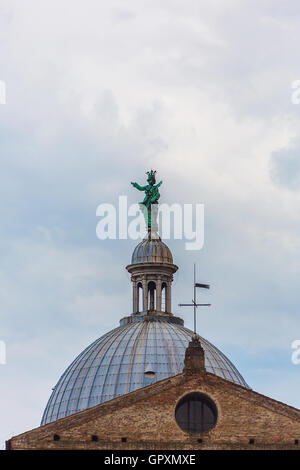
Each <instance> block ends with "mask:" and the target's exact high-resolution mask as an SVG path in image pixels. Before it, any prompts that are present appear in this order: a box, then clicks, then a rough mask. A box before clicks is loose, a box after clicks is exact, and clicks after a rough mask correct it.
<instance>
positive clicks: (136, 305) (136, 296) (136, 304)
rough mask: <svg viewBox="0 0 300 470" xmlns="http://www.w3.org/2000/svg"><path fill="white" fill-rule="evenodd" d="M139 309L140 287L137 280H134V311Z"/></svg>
mask: <svg viewBox="0 0 300 470" xmlns="http://www.w3.org/2000/svg"><path fill="white" fill-rule="evenodd" d="M138 311H139V287H138V283H137V282H136V281H133V313H137V312H138Z"/></svg>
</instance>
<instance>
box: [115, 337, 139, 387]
mask: <svg viewBox="0 0 300 470" xmlns="http://www.w3.org/2000/svg"><path fill="white" fill-rule="evenodd" d="M135 332H136V330H134V331H133V332H132V334H131V335H130V336H129V338H128V341H127V343H126V346H125V348H124V353H123V355H122V359H121V360H120V363H119V369H118V374H117V380H116V383H115V387H114V394H115V395H116V393H117V388H118V385H119V383H120V382H119V378H120V370H121V366H122V365H123V359H124V357H125V355H126V352H127V349H128V346H129V344H130V341H131V339H132V337H133V335H134V334H135Z"/></svg>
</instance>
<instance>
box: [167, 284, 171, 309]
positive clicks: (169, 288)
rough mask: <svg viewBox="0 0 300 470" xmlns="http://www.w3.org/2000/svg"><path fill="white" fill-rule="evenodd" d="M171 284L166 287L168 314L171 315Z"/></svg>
mask: <svg viewBox="0 0 300 470" xmlns="http://www.w3.org/2000/svg"><path fill="white" fill-rule="evenodd" d="M171 303H172V302H171V282H167V285H166V313H171Z"/></svg>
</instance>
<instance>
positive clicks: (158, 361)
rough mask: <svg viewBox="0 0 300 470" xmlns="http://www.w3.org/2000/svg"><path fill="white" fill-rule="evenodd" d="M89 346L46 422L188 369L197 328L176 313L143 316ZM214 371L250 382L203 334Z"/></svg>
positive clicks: (58, 391) (63, 381)
mask: <svg viewBox="0 0 300 470" xmlns="http://www.w3.org/2000/svg"><path fill="white" fill-rule="evenodd" d="M134 320H135V321H133V322H132V323H128V324H126V325H125V326H120V327H118V328H116V329H114V330H112V331H110V332H109V333H107V334H105V335H104V336H102V337H101V338H99V339H97V340H96V341H95V342H94V343H92V344H91V345H90V346H88V347H87V348H86V349H85V350H84V351H83V352H82V353H81V354H80V355H79V356H78V357H77V358H76V359H75V360H74V361H73V362H72V364H71V365H70V366H69V367H68V368H67V369H66V371H65V372H64V374H63V375H62V376H61V378H60V380H59V381H58V383H57V385H56V386H55V388H54V390H53V392H52V395H51V397H50V399H49V401H48V404H47V406H46V409H45V412H44V415H43V418H42V423H41V424H42V425H43V424H46V423H49V422H51V421H55V420H57V419H59V418H63V417H65V416H68V415H70V414H73V413H76V412H77V411H81V410H84V409H86V408H89V407H91V406H94V405H97V404H99V403H102V402H105V401H107V400H111V399H112V398H115V397H117V396H119V395H123V394H125V393H128V392H131V391H133V390H136V389H138V388H141V387H144V386H146V385H149V384H150V383H153V382H156V381H158V380H162V379H165V378H167V377H171V376H174V375H176V374H179V373H181V372H182V369H183V365H184V356H185V350H186V348H187V346H188V343H189V341H190V340H191V337H192V335H193V332H192V331H190V330H188V329H187V328H185V327H184V326H182V325H180V324H177V323H174V322H173V321H172V317H169V318H168V317H166V319H163V318H162V317H161V316H160V317H159V316H157V318H155V316H152V317H151V318H150V317H148V318H147V316H144V317H142V316H140V317H137V318H135V319H134ZM200 341H201V344H202V347H203V349H204V351H205V365H206V370H207V371H208V372H212V373H213V374H216V375H218V376H220V377H223V378H225V379H228V380H230V381H232V382H235V383H237V384H240V385H243V386H244V387H248V385H247V384H246V382H245V381H244V379H243V377H242V376H241V375H240V373H239V372H238V371H237V369H236V368H235V367H234V365H233V364H232V363H231V362H230V361H229V359H227V358H226V356H224V354H222V353H221V352H220V351H219V350H218V349H217V348H216V347H215V346H213V345H212V344H210V343H209V342H208V341H206V340H205V339H203V338H201V337H200Z"/></svg>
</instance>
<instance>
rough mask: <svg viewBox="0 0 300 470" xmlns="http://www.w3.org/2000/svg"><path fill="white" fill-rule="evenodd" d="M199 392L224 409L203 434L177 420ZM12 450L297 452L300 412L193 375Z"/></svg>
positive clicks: (51, 427) (80, 416)
mask: <svg viewBox="0 0 300 470" xmlns="http://www.w3.org/2000/svg"><path fill="white" fill-rule="evenodd" d="M194 391H199V392H202V393H205V394H207V395H208V396H209V397H210V398H211V399H212V400H213V401H214V402H215V404H216V405H217V409H218V420H217V424H216V426H215V427H214V428H213V429H211V430H210V431H208V432H207V433H204V434H201V435H192V434H189V433H186V432H184V431H182V430H181V429H180V428H179V426H178V424H177V422H176V420H175V407H176V404H177V403H178V401H179V400H180V399H181V398H182V397H183V396H184V395H185V394H187V393H189V392H194ZM54 435H56V436H59V440H54ZM92 436H94V439H97V440H92ZM199 440H202V442H199ZM298 442H299V445H298ZM7 448H11V449H151V450H152V449H153V450H154V449H158V450H161V449H173V450H175V449H179V450H194V449H295V450H296V449H300V410H298V409H296V408H292V407H290V406H288V405H285V404H283V403H280V402H278V401H276V400H273V399H271V398H268V397H266V396H263V395H261V394H259V393H256V392H254V391H252V390H250V389H247V388H244V387H242V386H240V385H236V384H234V383H232V382H230V381H228V380H225V379H222V378H220V377H217V376H215V375H213V374H211V373H206V372H203V373H200V374H199V373H197V374H192V373H191V371H189V373H188V374H179V375H176V376H175V377H171V378H169V379H165V380H162V381H160V382H157V383H155V384H153V385H149V386H147V387H144V388H142V389H139V390H136V391H134V392H131V393H129V394H127V395H123V396H121V397H118V398H115V399H113V400H111V401H109V402H106V403H103V404H100V405H97V406H94V407H92V408H89V409H87V410H84V411H81V412H79V413H76V414H74V415H71V416H68V417H66V418H63V419H60V420H57V421H55V422H53V423H49V424H47V425H45V426H41V427H39V428H37V429H34V430H32V431H28V432H25V433H24V434H20V435H19V436H15V437H13V438H11V439H10V440H9V441H8V442H7Z"/></svg>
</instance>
